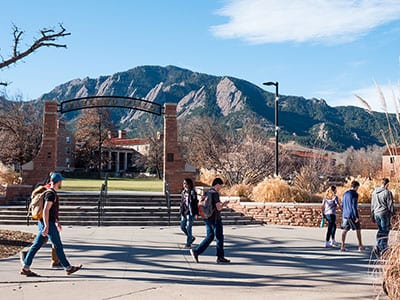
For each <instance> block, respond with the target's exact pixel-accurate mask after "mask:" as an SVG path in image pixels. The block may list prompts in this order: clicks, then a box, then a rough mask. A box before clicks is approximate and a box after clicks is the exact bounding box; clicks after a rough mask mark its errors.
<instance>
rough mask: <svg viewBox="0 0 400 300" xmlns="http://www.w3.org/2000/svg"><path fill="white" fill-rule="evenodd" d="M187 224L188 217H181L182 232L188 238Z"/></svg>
mask: <svg viewBox="0 0 400 300" xmlns="http://www.w3.org/2000/svg"><path fill="white" fill-rule="evenodd" d="M186 224H187V218H186V215H181V230H182V232H183V233H184V234H185V235H186V236H187V235H188V232H187V229H186Z"/></svg>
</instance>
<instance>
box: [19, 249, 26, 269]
mask: <svg viewBox="0 0 400 300" xmlns="http://www.w3.org/2000/svg"><path fill="white" fill-rule="evenodd" d="M27 254H28V251H25V250H22V251H21V252H20V253H19V259H20V261H21V264H22V266H23V265H24V261H25V257H26V255H27Z"/></svg>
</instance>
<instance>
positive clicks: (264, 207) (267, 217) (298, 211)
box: [221, 197, 398, 229]
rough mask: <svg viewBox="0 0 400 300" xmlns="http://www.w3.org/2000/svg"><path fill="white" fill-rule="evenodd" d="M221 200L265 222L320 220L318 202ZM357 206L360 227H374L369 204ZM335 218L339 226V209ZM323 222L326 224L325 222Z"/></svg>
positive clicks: (305, 223)
mask: <svg viewBox="0 0 400 300" xmlns="http://www.w3.org/2000/svg"><path fill="white" fill-rule="evenodd" d="M221 200H222V201H224V200H229V201H230V202H229V205H228V207H230V208H232V209H234V210H235V211H239V212H241V213H243V214H244V215H246V216H249V217H252V218H253V219H255V220H258V221H262V222H264V223H265V224H273V225H289V226H306V227H317V226H319V225H320V222H321V204H320V203H284V202H265V203H264V202H244V201H243V200H240V198H239V197H221ZM358 208H359V213H360V218H361V228H363V229H376V228H377V226H376V224H374V223H373V222H372V221H371V218H370V212H371V206H370V204H359V205H358ZM396 209H398V207H396ZM397 211H398V210H397ZM336 220H337V221H336V224H337V226H338V227H340V224H341V222H342V214H341V211H340V210H338V211H337V219H336ZM325 223H326V224H325V226H327V222H325Z"/></svg>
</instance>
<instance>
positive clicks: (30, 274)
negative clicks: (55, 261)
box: [20, 268, 40, 277]
mask: <svg viewBox="0 0 400 300" xmlns="http://www.w3.org/2000/svg"><path fill="white" fill-rule="evenodd" d="M20 274H21V275H25V276H26V277H40V275H39V274H36V273H35V272H32V271H31V270H29V269H24V268H22V270H21V272H20Z"/></svg>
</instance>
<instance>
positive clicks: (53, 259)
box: [20, 172, 62, 268]
mask: <svg viewBox="0 0 400 300" xmlns="http://www.w3.org/2000/svg"><path fill="white" fill-rule="evenodd" d="M53 173H54V172H50V173H49V175H48V176H47V177H46V179H45V181H44V185H43V186H44V187H45V188H46V189H49V188H50V178H51V175H52V174H53ZM39 186H41V185H40V184H37V185H36V186H35V189H36V188H37V187H39ZM35 189H34V190H35ZM56 222H58V223H59V217H58V211H57V216H56ZM48 240H49V239H48V237H47V238H46V239H45V240H44V242H43V245H45V244H47V242H48ZM29 248H30V247H24V248H23V249H22V250H21V252H20V260H21V263H24V260H25V257H26V255H27V254H28V251H29ZM50 267H52V268H60V267H62V266H61V263H60V260H59V259H58V257H57V252H56V248H54V245H53V244H52V245H51V264H50Z"/></svg>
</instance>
